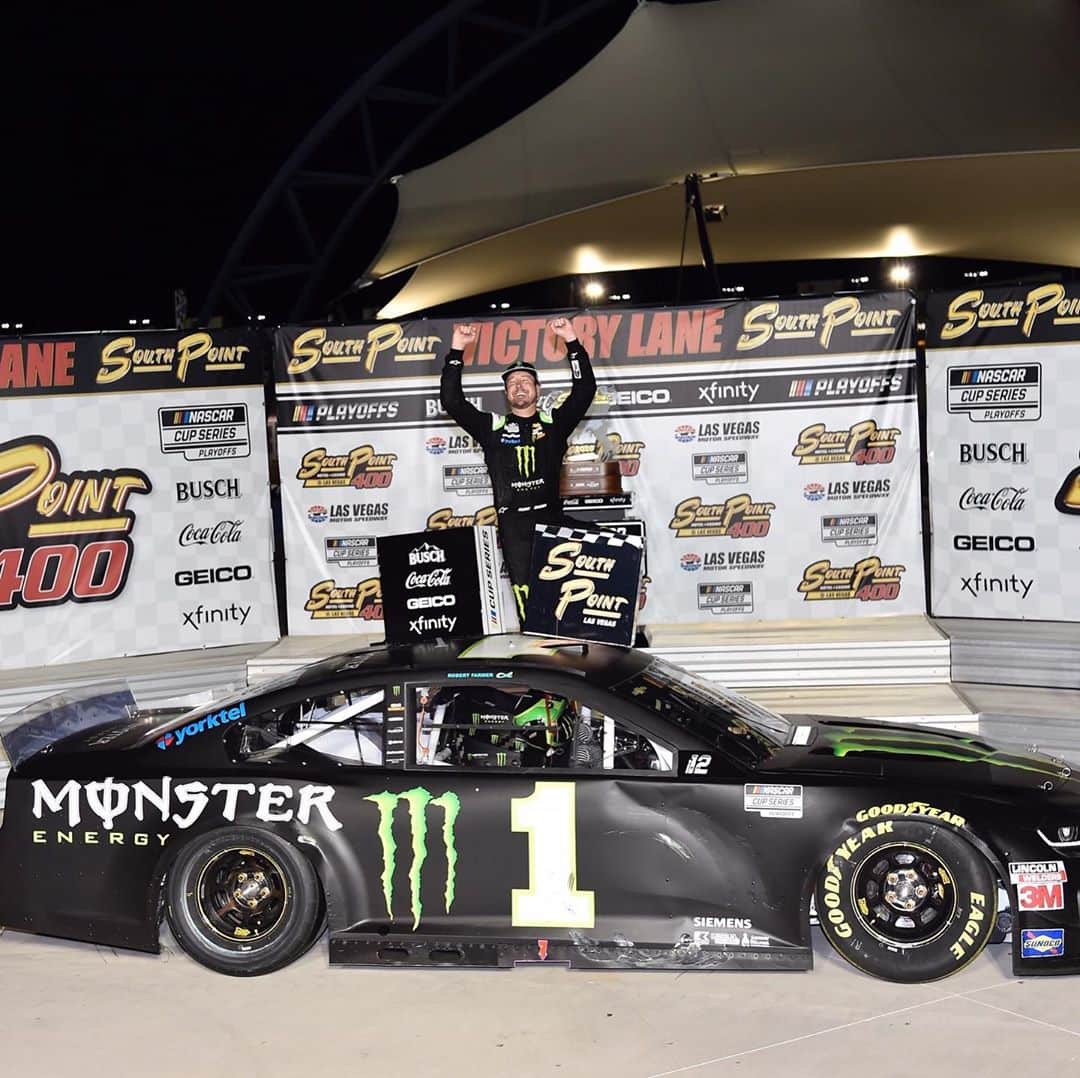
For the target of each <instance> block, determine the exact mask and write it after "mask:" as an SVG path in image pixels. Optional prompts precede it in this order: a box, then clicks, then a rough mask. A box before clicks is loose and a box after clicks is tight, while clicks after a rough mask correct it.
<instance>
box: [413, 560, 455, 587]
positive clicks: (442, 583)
mask: <svg viewBox="0 0 1080 1078" xmlns="http://www.w3.org/2000/svg"><path fill="white" fill-rule="evenodd" d="M452 572H453V570H452V569H451V568H450V567H449V566H447V567H446V568H445V569H432V570H431V572H430V573H409V575H408V576H407V577H406V578H405V587H406V588H407V589H408V590H409V591H414V590H415V589H416V588H448V587H449V586H450V574H451V573H452Z"/></svg>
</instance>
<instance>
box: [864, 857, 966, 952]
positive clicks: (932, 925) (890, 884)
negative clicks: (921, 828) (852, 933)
mask: <svg viewBox="0 0 1080 1078" xmlns="http://www.w3.org/2000/svg"><path fill="white" fill-rule="evenodd" d="M851 899H852V904H853V906H854V909H855V915H856V917H858V918H859V920H860V921H862V923H863V925H864V927H865V928H866V930H867V931H868V932H869V933H870V934H871V935H873V936H876V937H877V938H878V939H880V940H882V941H883V942H884V943H887V944H890V945H891V946H895V947H922V946H925V945H926V944H928V943H930V942H932V941H933V940H935V939H937V937H938V936H940V935H941V933H942V932H944V931H945V929H946V928H947V927H948V925H949V923H950V921H951V919H952V916H953V913H954V912H955V911H956V884H955V882H954V880H953V875H952V872H951V871H950V870H949V868H948V867H947V866H946V864H945V862H944V861H942V859H941V858H940V857H939V856H938V855H937V854H936V853H934V851H933V850H930V849H927V848H926V847H925V846H920V845H918V844H916V843H910V842H905V843H898V844H896V845H894V846H885V847H883V848H881V849H879V850H875V851H874V852H873V854H871V855H870V856H869V857H868V858H867V859H866V860H865V861H864V862H863V863H862V865H860V866H859V869H858V871H857V872H856V873H855V875H854V877H853V879H852V881H851Z"/></svg>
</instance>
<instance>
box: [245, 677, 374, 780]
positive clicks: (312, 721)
mask: <svg viewBox="0 0 1080 1078" xmlns="http://www.w3.org/2000/svg"><path fill="white" fill-rule="evenodd" d="M385 696H386V693H385V691H384V690H383V689H382V688H365V689H350V690H349V691H347V692H346V691H341V692H334V693H328V694H325V695H322V696H312V697H308V698H307V699H305V700H301V701H298V702H295V703H292V704H288V705H286V706H284V707H282V708H279V709H274V710H273V711H270V712H268V713H266V714H265V715H261V716H259V719H258V721H256V722H249V723H248V724H247V725H246V726H245V727H244V729H243V733H242V736H241V745H240V754H241V757H242V758H244V759H247V760H255V761H266V760H272V759H275V758H276V757H278V756H280V755H281V754H282V753H284V752H287V751H289V750H295V749H297V748H300V747H303V748H304V749H307V750H310V751H312V752H317V753H319V754H320V755H321V756H325V757H327V758H328V759H331V760H334V761H336V762H338V763H343V764H359V765H362V766H365V767H377V766H379V765H381V764H382V762H383V748H384V744H383V741H384V729H383V726H384V719H385V714H384V707H385V703H384V701H385Z"/></svg>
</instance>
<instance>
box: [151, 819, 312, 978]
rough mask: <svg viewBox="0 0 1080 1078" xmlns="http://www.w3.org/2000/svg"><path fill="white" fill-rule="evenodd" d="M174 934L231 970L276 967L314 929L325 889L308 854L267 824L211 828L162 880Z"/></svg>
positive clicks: (191, 950)
mask: <svg viewBox="0 0 1080 1078" xmlns="http://www.w3.org/2000/svg"><path fill="white" fill-rule="evenodd" d="M165 909H166V913H167V915H168V918H169V926H170V928H171V929H172V931H173V935H174V936H175V937H176V940H177V942H178V943H179V944H180V946H181V947H183V949H184V950H185V951H187V953H188V954H190V955H191V956H192V958H194V959H195V960H196V961H198V962H201V963H202V964H203V965H204V966H209V967H210V968H211V969H215V970H217V971H219V972H220V973H229V974H233V975H234V976H241V977H243V976H255V975H256V974H260V973H270V972H272V971H273V970H276V969H281V967H282V966H286V965H288V964H289V963H290V962H292V961H293V960H294V959H296V958H299V956H300V955H301V954H303V953H304V952H305V951H306V950H307V949H308V947H310V946H311V945H312V944H313V943H314V942H315V940H316V939H317V938H318V935H319V928H320V926H321V920H322V917H321V915H322V909H323V906H322V892H321V889H320V887H319V881H318V878H317V876H316V875H315V871H314V869H313V868H312V867H311V865H310V863H309V862H308V861H307V859H306V858H305V857H304V856H303V854H301V853H300V852H299V851H298V850H296V849H294V848H293V847H292V846H291V845H289V843H287V842H286V841H285V840H284V839H281V838H279V837H278V836H277V835H274V834H271V833H270V832H262V831H256V830H250V829H245V828H236V829H229V830H224V831H214V832H212V833H210V834H208V835H203V836H200V837H199V838H198V839H196V840H194V841H193V842H191V843H189V844H188V845H187V846H185V847H184V848H183V849H182V850H181V851H180V853H179V854H178V855H177V858H176V861H175V863H174V864H173V867H172V869H171V871H170V872H169V877H168V880H167V881H166V885H165Z"/></svg>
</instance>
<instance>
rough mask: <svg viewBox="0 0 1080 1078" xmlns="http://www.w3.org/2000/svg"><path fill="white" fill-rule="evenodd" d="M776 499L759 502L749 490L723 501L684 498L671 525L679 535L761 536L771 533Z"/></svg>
mask: <svg viewBox="0 0 1080 1078" xmlns="http://www.w3.org/2000/svg"><path fill="white" fill-rule="evenodd" d="M775 508H776V503H775V502H755V501H754V500H753V499H752V498H751V497H750V495H749V494H734V495H732V496H731V497H730V498H728V499H727V501H725V502H721V503H720V504H719V505H704V504H702V501H701V499H700V498H698V497H693V498H684V499H683V500H682V501H681V502H679V504H678V505H677V506H675V513H674V515H673V516H672V518H671V521H670V522H669V523H668V527H669V528H670V529H671V530H672V531H673V532H675V535H676V537H677V538H679V539H695V538H697V537H699V536H705V535H722V536H728V537H729V538H731V539H760V538H762V537H764V536H766V535H768V534H769V529H770V527H771V526H772V512H773V510H774V509H775Z"/></svg>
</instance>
